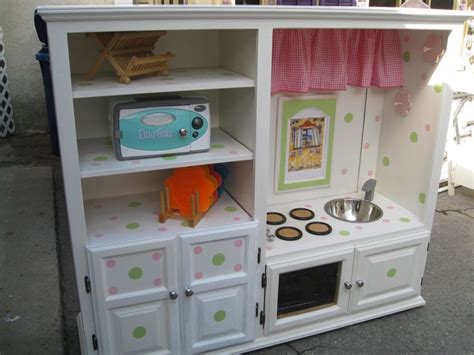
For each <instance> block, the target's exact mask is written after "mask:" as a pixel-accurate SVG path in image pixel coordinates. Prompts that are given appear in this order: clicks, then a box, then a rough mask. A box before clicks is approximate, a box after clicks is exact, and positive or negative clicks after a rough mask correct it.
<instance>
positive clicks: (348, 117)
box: [344, 112, 354, 123]
mask: <svg viewBox="0 0 474 355" xmlns="http://www.w3.org/2000/svg"><path fill="white" fill-rule="evenodd" d="M353 119H354V115H353V114H352V113H351V112H349V113H346V115H345V116H344V121H345V122H346V123H351V122H352V120H353Z"/></svg>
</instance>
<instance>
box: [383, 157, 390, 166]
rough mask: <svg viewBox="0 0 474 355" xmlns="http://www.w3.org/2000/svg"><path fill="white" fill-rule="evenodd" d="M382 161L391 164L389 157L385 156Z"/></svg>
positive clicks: (386, 164) (387, 164)
mask: <svg viewBox="0 0 474 355" xmlns="http://www.w3.org/2000/svg"><path fill="white" fill-rule="evenodd" d="M382 163H383V165H384V166H389V165H390V159H388V157H383V159H382Z"/></svg>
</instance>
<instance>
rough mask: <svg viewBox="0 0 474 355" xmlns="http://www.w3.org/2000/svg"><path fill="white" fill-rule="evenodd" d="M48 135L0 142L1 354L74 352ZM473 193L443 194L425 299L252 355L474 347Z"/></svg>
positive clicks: (72, 300)
mask: <svg viewBox="0 0 474 355" xmlns="http://www.w3.org/2000/svg"><path fill="white" fill-rule="evenodd" d="M49 151H50V150H49V141H48V136H46V135H36V136H29V137H13V138H9V139H7V140H1V139H0V270H1V272H0V354H1V355H9V354H60V353H66V354H78V353H79V343H78V335H77V330H76V325H75V315H76V313H77V312H78V305H77V296H76V291H75V290H76V285H75V279H74V269H73V266H72V259H71V248H70V242H69V234H68V229H67V217H66V211H65V203H64V194H63V191H62V179H61V172H60V168H59V162H58V159H57V158H55V157H53V156H51V155H50V154H49ZM473 251H474V191H471V190H468V189H465V188H458V189H457V190H456V196H455V197H448V196H447V194H446V193H442V194H440V195H439V199H438V205H437V212H436V216H435V223H434V227H433V234H432V240H431V244H430V250H429V255H428V262H427V266H426V272H425V278H424V285H423V291H422V295H423V297H424V298H425V300H426V302H427V305H426V306H424V307H421V308H417V309H414V310H410V311H407V312H403V313H399V314H394V315H391V316H387V317H383V318H380V319H376V320H373V321H370V322H365V323H362V324H358V325H354V326H351V327H347V328H343V329H339V330H335V331H332V332H328V333H325V334H320V335H317V336H313V337H307V338H304V339H300V340H296V341H292V342H289V343H286V344H283V345H279V346H276V347H272V348H267V349H264V350H261V351H256V352H253V353H252V354H265V355H267V354H268V355H270V354H282V355H285V354H343V353H351V354H359V353H360V354H362V353H363V354H387V353H443V354H444V353H446V354H474V316H473V311H474V289H473V281H474V280H473V279H474V255H473V254H474V253H473Z"/></svg>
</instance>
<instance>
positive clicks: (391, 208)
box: [387, 206, 395, 210]
mask: <svg viewBox="0 0 474 355" xmlns="http://www.w3.org/2000/svg"><path fill="white" fill-rule="evenodd" d="M387 208H388V209H389V210H393V209H394V208H395V207H393V206H387Z"/></svg>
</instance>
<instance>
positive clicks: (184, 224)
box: [180, 221, 189, 227]
mask: <svg viewBox="0 0 474 355" xmlns="http://www.w3.org/2000/svg"><path fill="white" fill-rule="evenodd" d="M180 224H181V225H182V226H183V227H189V221H182V222H181V223H180Z"/></svg>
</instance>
